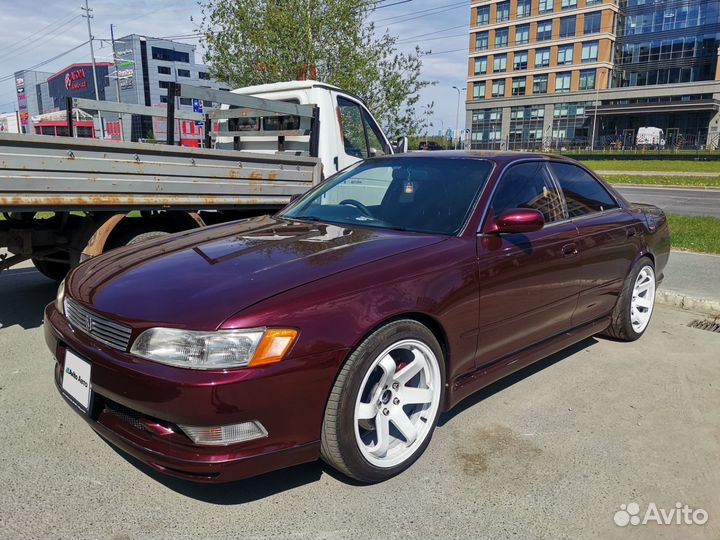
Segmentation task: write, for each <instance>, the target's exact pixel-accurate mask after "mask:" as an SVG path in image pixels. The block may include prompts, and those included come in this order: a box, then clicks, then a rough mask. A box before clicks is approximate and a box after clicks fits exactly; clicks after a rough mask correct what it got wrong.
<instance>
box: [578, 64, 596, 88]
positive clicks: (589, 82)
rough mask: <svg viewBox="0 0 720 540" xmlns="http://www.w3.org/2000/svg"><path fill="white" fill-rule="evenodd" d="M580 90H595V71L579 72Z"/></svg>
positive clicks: (584, 70) (585, 70)
mask: <svg viewBox="0 0 720 540" xmlns="http://www.w3.org/2000/svg"><path fill="white" fill-rule="evenodd" d="M580 90H595V69H583V70H581V71H580Z"/></svg>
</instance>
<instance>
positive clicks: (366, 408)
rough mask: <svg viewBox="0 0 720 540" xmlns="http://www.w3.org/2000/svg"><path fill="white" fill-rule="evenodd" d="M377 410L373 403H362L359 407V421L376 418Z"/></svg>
mask: <svg viewBox="0 0 720 540" xmlns="http://www.w3.org/2000/svg"><path fill="white" fill-rule="evenodd" d="M376 414H377V409H376V408H375V405H374V404H373V403H360V404H359V405H358V410H357V417H358V420H369V419H370V418H375V415H376Z"/></svg>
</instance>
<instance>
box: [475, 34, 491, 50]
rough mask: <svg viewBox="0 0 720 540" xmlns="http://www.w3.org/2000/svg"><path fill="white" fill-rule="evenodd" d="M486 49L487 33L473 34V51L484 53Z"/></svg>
mask: <svg viewBox="0 0 720 540" xmlns="http://www.w3.org/2000/svg"><path fill="white" fill-rule="evenodd" d="M487 48H488V33H487V32H476V33H475V50H476V51H485V50H487Z"/></svg>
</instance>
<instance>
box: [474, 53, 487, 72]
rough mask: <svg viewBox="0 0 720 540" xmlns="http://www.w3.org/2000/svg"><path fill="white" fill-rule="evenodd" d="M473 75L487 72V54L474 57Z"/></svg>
mask: <svg viewBox="0 0 720 540" xmlns="http://www.w3.org/2000/svg"><path fill="white" fill-rule="evenodd" d="M473 72H474V74H475V75H485V74H486V73H487V56H480V57H479V58H476V59H475V69H474V70H473Z"/></svg>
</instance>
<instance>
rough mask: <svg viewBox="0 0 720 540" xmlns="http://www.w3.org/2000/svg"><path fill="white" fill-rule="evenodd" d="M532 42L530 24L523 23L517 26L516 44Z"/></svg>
mask: <svg viewBox="0 0 720 540" xmlns="http://www.w3.org/2000/svg"><path fill="white" fill-rule="evenodd" d="M529 42H530V25H529V24H521V25H520V26H516V27H515V44H516V45H522V44H523V43H529Z"/></svg>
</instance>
